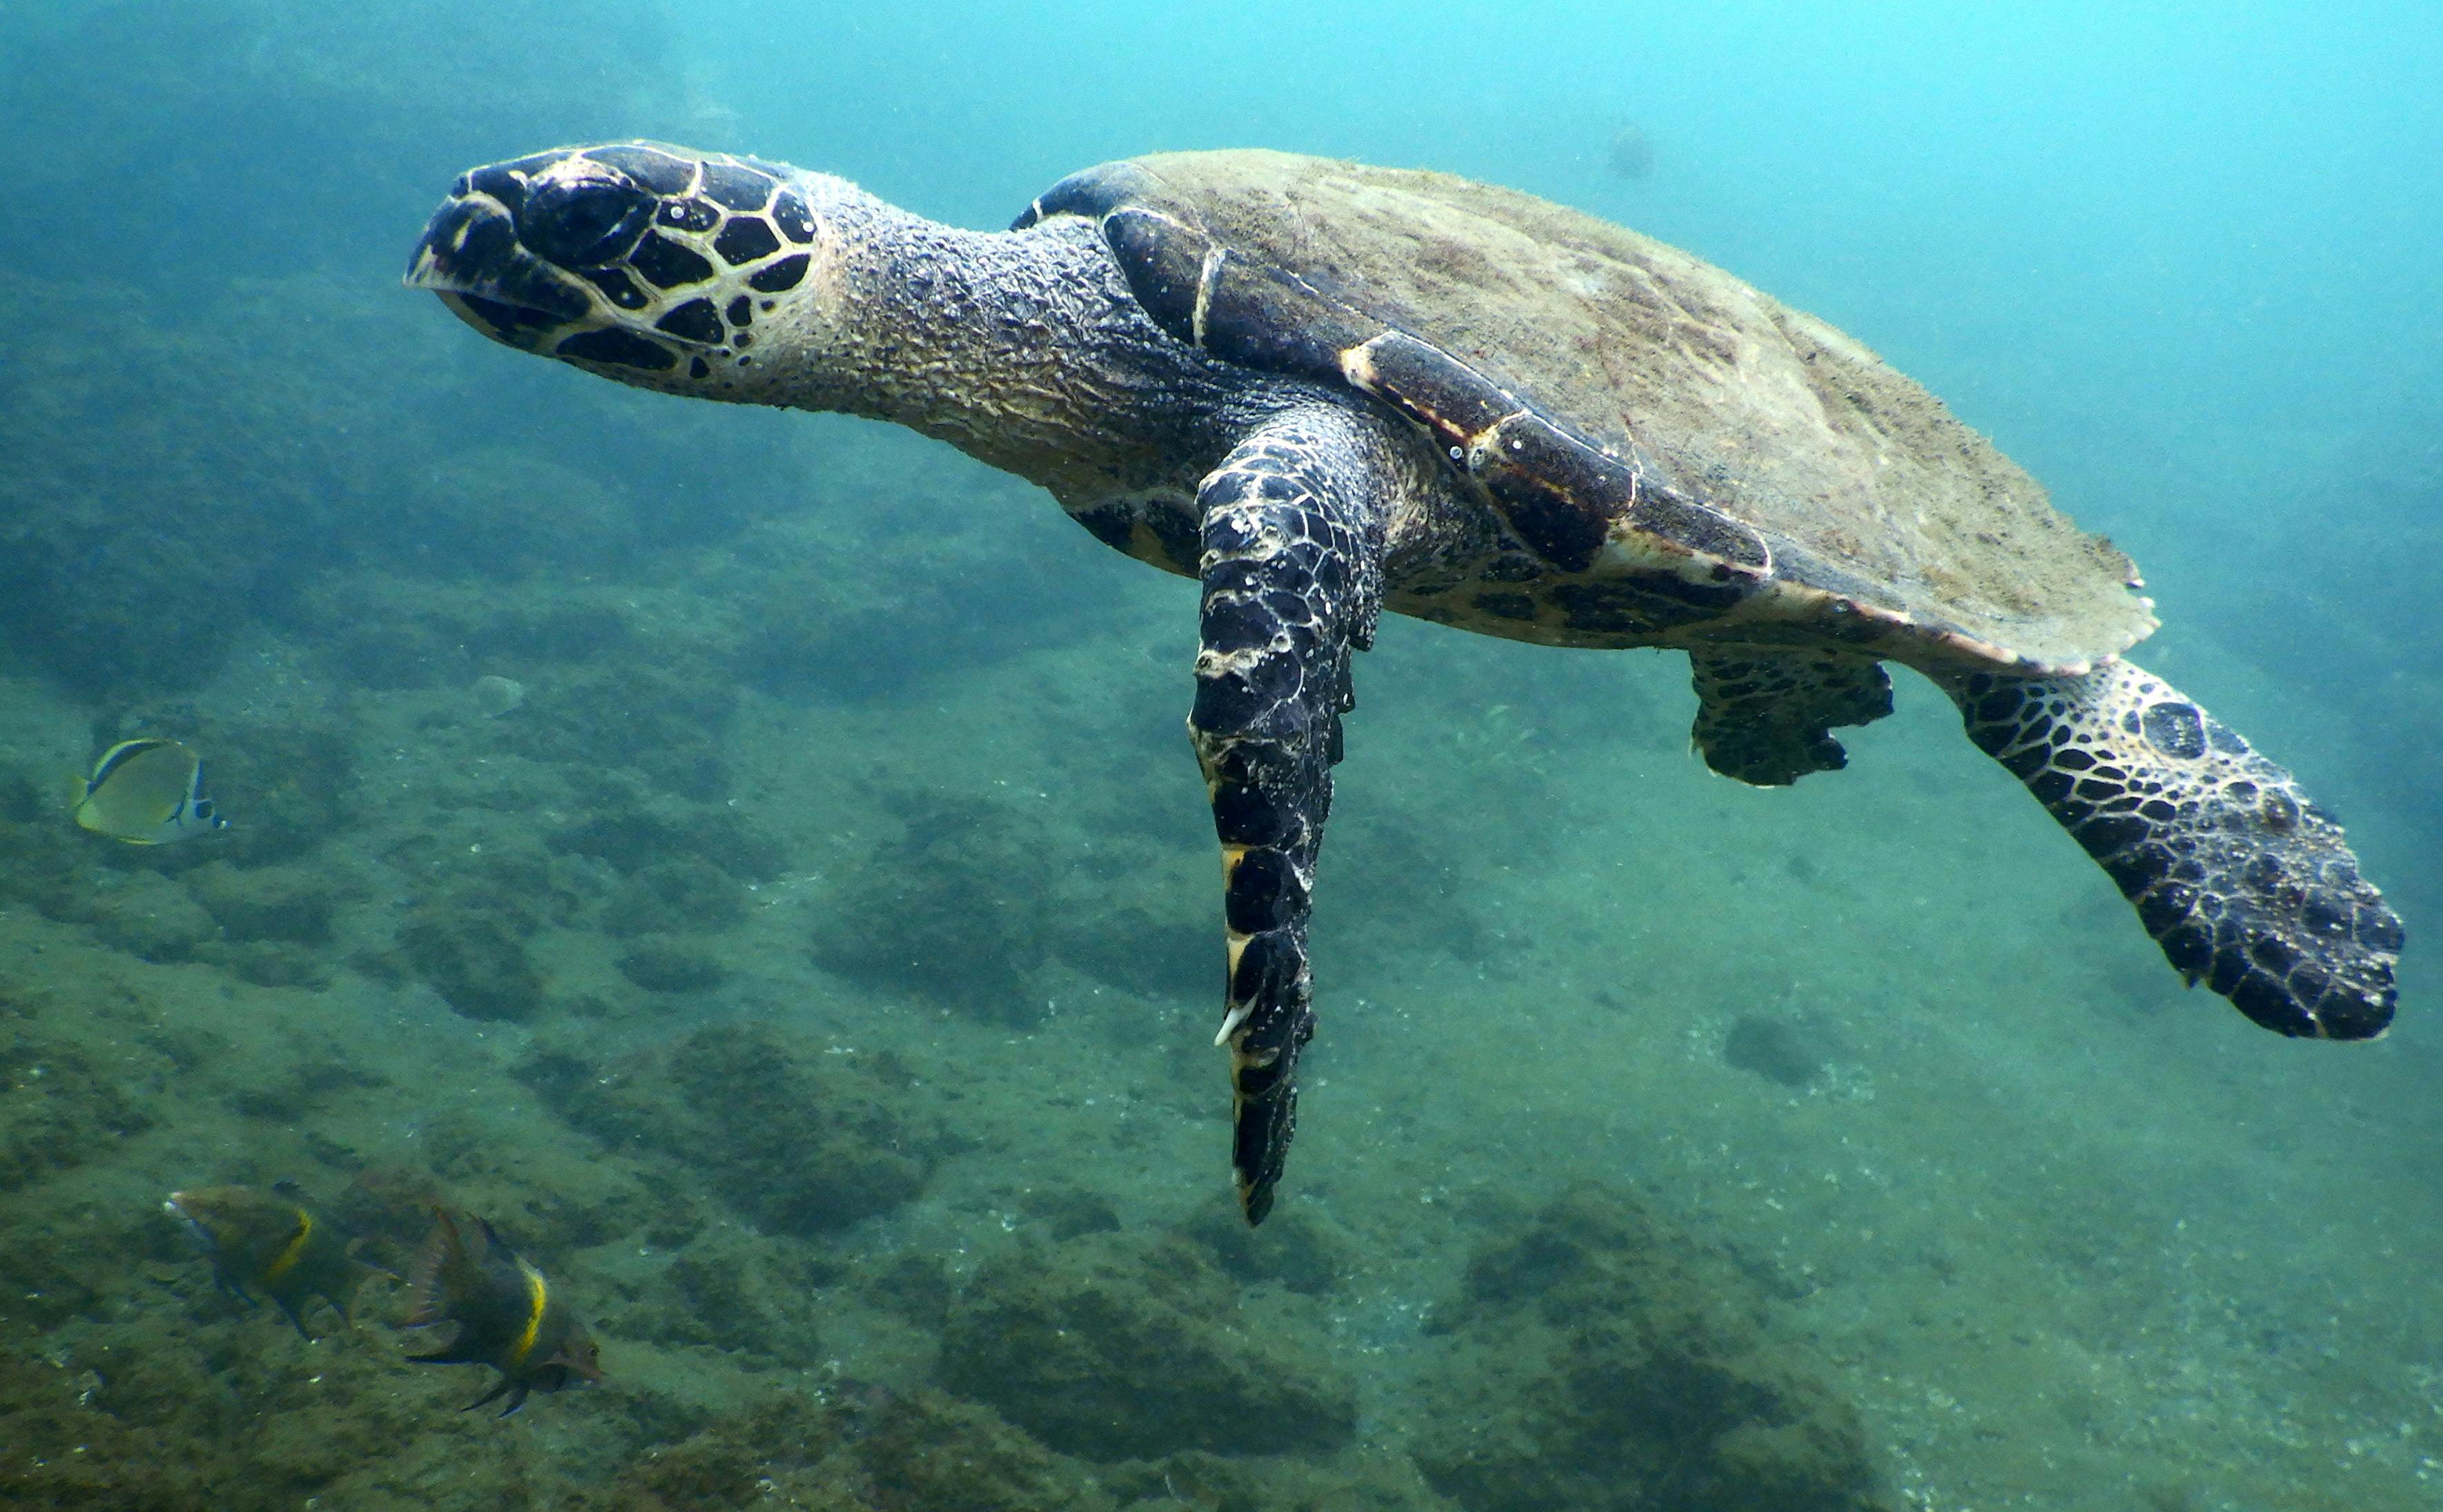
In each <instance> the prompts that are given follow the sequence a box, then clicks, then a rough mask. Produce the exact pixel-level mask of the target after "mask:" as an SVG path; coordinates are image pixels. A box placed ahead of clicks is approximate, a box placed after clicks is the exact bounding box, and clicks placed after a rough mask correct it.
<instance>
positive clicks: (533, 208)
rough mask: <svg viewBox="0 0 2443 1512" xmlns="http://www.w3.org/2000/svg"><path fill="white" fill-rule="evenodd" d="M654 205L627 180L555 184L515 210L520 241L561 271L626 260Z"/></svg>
mask: <svg viewBox="0 0 2443 1512" xmlns="http://www.w3.org/2000/svg"><path fill="white" fill-rule="evenodd" d="M656 203H658V202H657V201H656V200H655V199H654V198H653V196H652V195H651V194H648V193H646V192H645V191H643V190H641V189H638V188H637V187H636V186H635V185H634V184H631V183H629V182H628V181H626V180H625V179H611V178H579V179H554V180H551V181H549V182H546V183H543V184H541V185H538V186H536V188H535V190H534V191H533V192H532V193H530V194H528V195H527V196H526V202H525V203H524V205H521V206H520V207H518V240H519V241H521V242H524V244H525V245H526V249H527V250H528V251H531V252H533V253H534V254H535V255H536V256H537V257H540V258H542V259H544V260H545V261H547V262H551V263H557V264H560V266H561V267H568V268H580V267H601V266H603V265H605V264H611V263H615V262H617V261H619V259H621V258H622V257H625V256H627V255H628V251H629V249H630V248H631V247H633V246H635V245H636V238H637V237H638V236H639V235H641V234H642V233H643V231H644V229H645V225H646V223H647V222H648V221H650V220H652V216H653V207H654V205H655V204H656Z"/></svg>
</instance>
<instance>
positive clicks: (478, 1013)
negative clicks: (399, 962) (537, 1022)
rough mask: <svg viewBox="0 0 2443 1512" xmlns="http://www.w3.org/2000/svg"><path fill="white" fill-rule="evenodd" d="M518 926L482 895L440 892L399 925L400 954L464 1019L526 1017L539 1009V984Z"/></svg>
mask: <svg viewBox="0 0 2443 1512" xmlns="http://www.w3.org/2000/svg"><path fill="white" fill-rule="evenodd" d="M519 922H520V921H519V920H517V919H516V917H515V916H514V915H512V916H510V917H508V918H504V917H503V915H502V914H501V912H500V911H499V910H497V909H494V908H491V907H487V906H486V904H485V902H484V901H483V899H482V897H481V896H473V897H462V896H459V895H455V894H444V895H442V896H439V897H436V898H433V899H431V900H429V901H427V902H424V903H423V904H421V905H420V906H418V907H417V908H416V910H415V911H414V912H413V914H411V915H409V916H408V919H407V921H406V922H405V923H403V924H401V925H400V926H399V931H398V944H399V951H400V954H401V955H402V956H404V957H405V958H406V961H407V964H408V967H409V969H410V970H412V971H413V972H414V974H415V975H418V976H421V977H423V978H424V979H425V980H426V981H427V982H429V983H431V984H432V990H433V991H434V992H436V993H440V994H441V1000H442V1001H443V1002H445V1003H448V1004H449V1005H450V1007H451V1008H453V1009H455V1010H456V1011H459V1012H460V1013H463V1014H465V1015H466V1016H467V1017H468V1018H483V1019H529V1018H532V1017H534V1016H535V1015H536V1014H537V1013H539V1012H541V1011H542V1004H543V995H542V994H543V983H542V973H540V972H539V971H537V970H536V969H535V965H534V962H533V961H532V960H531V959H530V958H529V957H528V956H527V955H526V948H525V942H524V938H522V932H521V930H520V928H519ZM529 927H530V926H529Z"/></svg>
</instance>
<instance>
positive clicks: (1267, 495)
mask: <svg viewBox="0 0 2443 1512" xmlns="http://www.w3.org/2000/svg"><path fill="white" fill-rule="evenodd" d="M1383 449H1384V448H1383V445H1382V442H1381V439H1380V437H1379V434H1378V433H1377V431H1376V430H1375V428H1374V427H1373V426H1372V425H1371V424H1370V423H1369V422H1368V419H1366V418H1365V417H1363V416H1360V415H1358V414H1355V413H1352V412H1350V411H1349V410H1342V409H1339V408H1337V407H1335V406H1331V405H1324V404H1316V405H1313V406H1309V407H1306V408H1302V409H1297V410H1290V411H1288V412H1286V413H1283V414H1281V415H1278V416H1276V417H1275V418H1273V419H1271V420H1269V421H1267V422H1266V423H1265V424H1263V425H1262V426H1260V427H1259V428H1257V429H1255V430H1254V431H1252V432H1250V433H1249V434H1248V435H1247V436H1246V437H1245V439H1243V440H1241V441H1240V443H1239V445H1238V446H1236V447H1234V448H1233V449H1232V450H1231V452H1230V454H1229V456H1228V457H1227V458H1225V459H1223V461H1222V463H1221V466H1219V467H1217V468H1215V469H1214V470H1213V472H1212V473H1211V474H1210V475H1208V476H1207V477H1206V478H1205V479H1204V482H1203V485H1202V486H1201V487H1200V488H1199V489H1198V491H1197V505H1198V509H1199V512H1200V514H1201V515H1202V517H1203V555H1202V560H1201V562H1200V565H1199V575H1200V577H1201V578H1202V579H1203V585H1204V592H1203V599H1202V605H1201V611H1200V626H1199V628H1200V631H1201V638H1202V642H1203V644H1202V647H1201V648H1200V649H1199V650H1198V651H1197V653H1196V707H1195V710H1194V712H1193V713H1191V714H1190V715H1189V716H1188V720H1187V728H1188V734H1189V736H1190V738H1193V739H1194V741H1195V743H1196V759H1197V761H1198V762H1199V763H1200V764H1201V765H1202V766H1203V769H1204V786H1205V791H1206V792H1207V793H1208V794H1209V795H1210V796H1211V798H1212V800H1213V827H1214V829H1215V830H1216V831H1217V832H1218V833H1219V834H1220V836H1221V877H1222V884H1223V889H1224V911H1225V921H1226V924H1227V927H1228V931H1229V945H1230V979H1229V991H1228V994H1227V1007H1226V1009H1225V1011H1224V1013H1223V1016H1222V1020H1221V1033H1220V1034H1219V1035H1217V1036H1216V1040H1215V1042H1216V1043H1217V1044H1221V1045H1226V1046H1228V1047H1229V1049H1230V1078H1231V1089H1232V1093H1233V1099H1232V1118H1233V1122H1234V1125H1235V1127H1234V1131H1233V1141H1232V1149H1231V1164H1232V1167H1233V1169H1234V1170H1235V1172H1236V1173H1237V1175H1238V1181H1239V1202H1240V1207H1241V1208H1242V1209H1243V1210H1244V1211H1245V1212H1246V1215H1247V1221H1248V1222H1249V1223H1251V1224H1252V1223H1260V1222H1262V1221H1263V1218H1264V1214H1265V1213H1266V1212H1268V1211H1271V1209H1272V1205H1273V1187H1274V1184H1275V1183H1276V1182H1277V1181H1279V1180H1280V1176H1281V1167H1282V1162H1283V1161H1284V1159H1285V1158H1286V1157H1287V1156H1288V1154H1289V1147H1290V1138H1291V1136H1292V1135H1293V1134H1294V1133H1295V1130H1296V1127H1297V1084H1296V1070H1297V1057H1298V1051H1299V1049H1300V1048H1301V1047H1304V1046H1305V1044H1306V1042H1307V1040H1308V1039H1309V1038H1311V1037H1312V1036H1313V1033H1314V1011H1313V1006H1312V1002H1311V999H1312V990H1313V989H1312V980H1311V978H1310V976H1309V974H1308V971H1307V958H1306V929H1307V912H1308V908H1309V902H1310V896H1311V892H1312V889H1313V883H1314V862H1315V852H1316V850H1317V849H1318V848H1319V847H1321V845H1322V843H1323V824H1324V819H1325V817H1326V816H1327V815H1329V814H1330V813H1331V811H1332V764H1333V763H1334V762H1336V761H1338V760H1339V759H1340V749H1341V747H1340V717H1341V715H1342V714H1344V713H1346V712H1348V710H1349V709H1350V707H1351V706H1352V704H1353V702H1354V699H1353V697H1352V695H1351V693H1350V677H1349V672H1350V666H1349V663H1350V656H1351V654H1352V653H1354V652H1356V651H1359V650H1363V649H1364V648H1365V647H1368V645H1370V644H1372V642H1373V639H1374V621H1375V616H1376V613H1377V611H1378V609H1379V607H1380V605H1381V602H1382V596H1383V551H1384V537H1385V533H1386V521H1387V518H1388V516H1389V509H1388V507H1387V493H1388V492H1389V489H1390V487H1391V484H1390V483H1388V482H1387V480H1388V479H1389V478H1390V476H1391V475H1392V474H1391V470H1390V469H1389V468H1388V467H1387V465H1385V458H1384V456H1383V454H1382V453H1383Z"/></svg>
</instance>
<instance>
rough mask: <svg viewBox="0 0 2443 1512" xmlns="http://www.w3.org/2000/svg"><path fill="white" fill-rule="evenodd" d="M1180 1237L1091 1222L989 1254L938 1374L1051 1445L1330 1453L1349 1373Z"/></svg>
mask: <svg viewBox="0 0 2443 1512" xmlns="http://www.w3.org/2000/svg"><path fill="white" fill-rule="evenodd" d="M1241 1301H1242V1299H1241V1293H1240V1288H1239V1286H1238V1285H1237V1284H1235V1283H1233V1282H1232V1281H1231V1279H1230V1278H1229V1277H1228V1276H1227V1275H1226V1274H1224V1273H1223V1272H1222V1270H1221V1267H1220V1266H1217V1265H1216V1264H1214V1262H1213V1261H1212V1260H1211V1259H1210V1258H1209V1257H1208V1256H1207V1254H1206V1252H1205V1251H1204V1250H1203V1248H1200V1247H1198V1246H1196V1245H1194V1244H1191V1243H1189V1242H1188V1241H1186V1240H1184V1239H1177V1238H1164V1239H1158V1240H1155V1241H1153V1242H1152V1243H1150V1244H1148V1242H1146V1241H1145V1240H1144V1239H1142V1238H1136V1237H1131V1236H1127V1235H1122V1234H1112V1233H1094V1234H1087V1235H1083V1236H1081V1237H1079V1238H1076V1239H1072V1240H1068V1241H1066V1242H1064V1243H1061V1244H1056V1245H1052V1246H1049V1247H1046V1248H1039V1249H1038V1248H1027V1249H1022V1250H1020V1251H1018V1252H1016V1253H1012V1254H1008V1255H1004V1256H1002V1257H1001V1258H999V1259H996V1260H993V1261H991V1262H988V1263H987V1264H986V1265H984V1266H983V1267H982V1268H981V1269H980V1270H978V1271H977V1273H976V1275H975V1278H974V1279H973V1280H972V1281H971V1282H969V1283H968V1284H967V1287H966V1290H965V1291H964V1293H963V1294H962V1295H961V1296H960V1298H959V1299H958V1301H957V1302H956V1303H954V1304H953V1305H952V1307H951V1309H950V1317H949V1321H948V1324H947V1327H946V1330H945V1332H944V1335H943V1340H942V1377H943V1380H944V1381H945V1383H946V1384H947V1385H948V1386H949V1387H950V1389H951V1390H952V1391H955V1392H958V1393H959V1394H962V1395H965V1396H971V1397H974V1398H976V1399H977V1400H979V1401H983V1402H988V1403H990V1404H991V1405H992V1406H993V1407H995V1408H997V1409H999V1410H1000V1411H1001V1413H1002V1414H1003V1415H1004V1416H1007V1417H1008V1418H1010V1419H1011V1420H1012V1421H1014V1422H1016V1423H1018V1424H1019V1426H1021V1427H1023V1428H1025V1429H1026V1430H1028V1431H1029V1432H1032V1433H1033V1434H1035V1436H1036V1437H1038V1438H1039V1439H1041V1440H1042V1441H1043V1442H1044V1443H1046V1444H1048V1445H1050V1446H1051V1447H1052V1448H1056V1449H1058V1450H1060V1451H1062V1452H1064V1453H1069V1454H1075V1455H1078V1456H1081V1457H1083V1458H1086V1459H1093V1460H1126V1459H1146V1458H1151V1457H1155V1456H1158V1455H1164V1454H1168V1453H1172V1452H1174V1451H1178V1450H1182V1449H1204V1450H1209V1451H1211V1452H1215V1453H1222V1454H1301V1455H1329V1454H1332V1453H1333V1452H1335V1451H1337V1450H1339V1449H1341V1448H1345V1447H1346V1446H1348V1445H1349V1444H1350V1441H1351V1440H1352V1439H1353V1438H1354V1437H1355V1434H1356V1430H1357V1395H1356V1388H1355V1386H1354V1385H1353V1383H1351V1382H1350V1379H1349V1378H1348V1377H1347V1376H1346V1375H1343V1374H1342V1373H1341V1372H1340V1370H1339V1369H1338V1368H1337V1367H1336V1366H1334V1365H1333V1364H1332V1362H1331V1361H1330V1360H1328V1359H1327V1358H1325V1357H1323V1356H1322V1355H1321V1354H1319V1353H1317V1352H1315V1351H1314V1350H1313V1349H1312V1348H1311V1347H1310V1346H1308V1345H1307V1344H1306V1343H1305V1342H1304V1341H1303V1340H1302V1339H1300V1337H1299V1336H1298V1332H1297V1329H1296V1328H1295V1326H1290V1325H1286V1324H1285V1323H1284V1321H1282V1319H1281V1317H1280V1316H1279V1312H1278V1310H1277V1309H1267V1310H1257V1309H1252V1308H1248V1307H1244V1306H1242V1305H1241Z"/></svg>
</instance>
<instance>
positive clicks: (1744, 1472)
mask: <svg viewBox="0 0 2443 1512" xmlns="http://www.w3.org/2000/svg"><path fill="white" fill-rule="evenodd" d="M1441 1319H1442V1321H1441V1323H1440V1325H1439V1331H1442V1332H1446V1333H1449V1334H1451V1335H1452V1336H1453V1340H1452V1343H1451V1345H1450V1357H1449V1359H1448V1362H1447V1364H1446V1365H1445V1366H1444V1368H1442V1369H1440V1370H1437V1371H1435V1372H1434V1373H1432V1375H1431V1376H1430V1377H1429V1379H1428V1381H1427V1387H1426V1391H1427V1401H1428V1407H1427V1410H1426V1412H1425V1413H1424V1425H1423V1428H1422V1430H1421V1431H1420V1432H1419V1434H1418V1435H1417V1437H1416V1439H1415V1441H1414V1443H1413V1446H1412V1453H1413V1454H1414V1455H1415V1458H1416V1461H1417V1464H1418V1466H1419V1467H1420V1468H1421V1469H1422V1470H1423V1471H1424V1475H1425V1478H1426V1480H1427V1481H1428V1482H1430V1483H1431V1484H1432V1485H1433V1486H1434V1488H1435V1489H1436V1490H1438V1491H1440V1492H1441V1493H1442V1495H1444V1496H1446V1497H1449V1498H1450V1499H1451V1500H1453V1501H1455V1502H1457V1503H1460V1505H1461V1506H1463V1507H1466V1508H1469V1509H1470V1512H1630V1509H1635V1512H1752V1509H1755V1508H1772V1509H1773V1512H1878V1509H1884V1508H1889V1507H1891V1506H1893V1505H1895V1504H1896V1503H1892V1502H1890V1501H1889V1500H1888V1499H1887V1498H1886V1495H1885V1493H1884V1491H1883V1486H1882V1478H1881V1476H1880V1475H1879V1474H1878V1472H1877V1470H1876V1468H1875V1466H1874V1464H1873V1461H1872V1458H1871V1456H1870V1454H1869V1452H1868V1448H1867V1444H1866V1438H1865V1431H1864V1427H1863V1426H1862V1424H1861V1422H1860V1419H1859V1416H1858V1413H1857V1412H1856V1410H1855V1409H1854V1408H1852V1407H1851V1406H1850V1405H1849V1404H1848V1403H1847V1402H1846V1401H1844V1400H1842V1399H1841V1398H1839V1397H1838V1396H1837V1395H1835V1394H1833V1393H1832V1392H1831V1391H1830V1390H1829V1389H1828V1387H1827V1385H1826V1384H1825V1382H1824V1378H1823V1377H1824V1374H1825V1373H1824V1370H1823V1367H1822V1365H1821V1363H1820V1362H1819V1361H1817V1360H1816V1359H1815V1358H1814V1357H1812V1355H1811V1354H1810V1352H1809V1350H1808V1349H1807V1348H1806V1347H1805V1346H1804V1344H1802V1343H1801V1342H1799V1341H1797V1340H1795V1339H1790V1338H1788V1337H1785V1336H1783V1335H1780V1334H1778V1333H1776V1332H1775V1331H1774V1329H1773V1327H1772V1325H1771V1323H1770V1321H1769V1317H1768V1312H1767V1308H1766V1306H1765V1299H1764V1296H1763V1294H1762V1293H1761V1292H1760V1290H1759V1289H1758V1287H1757V1284H1756V1283H1755V1282H1754V1280H1753V1279H1751V1278H1750V1277H1749V1276H1748V1275H1747V1274H1746V1273H1745V1272H1744V1271H1742V1270H1741V1269H1740V1268H1739V1267H1738V1266H1737V1265H1736V1263H1735V1262H1734V1261H1733V1260H1731V1259H1730V1258H1729V1257H1727V1256H1725V1255H1723V1254H1721V1253H1720V1252H1719V1251H1717V1250H1715V1249H1713V1248H1709V1247H1708V1246H1706V1245H1705V1244H1704V1243H1703V1242H1702V1241H1701V1240H1699V1239H1697V1238H1696V1237H1695V1236H1693V1235H1690V1234H1688V1233H1685V1232H1682V1231H1680V1230H1676V1229H1674V1228H1672V1227H1671V1226H1669V1225H1668V1224H1666V1223H1665V1222H1664V1221H1662V1219H1660V1218H1658V1217H1656V1216H1654V1215H1652V1214H1649V1213H1648V1212H1647V1211H1644V1209H1642V1208H1641V1207H1640V1206H1639V1205H1638V1204H1637V1203H1636V1201H1635V1200H1634V1199H1632V1198H1630V1197H1628V1196H1626V1195H1625V1194H1623V1193H1618V1192H1616V1191H1613V1190H1611V1189H1608V1188H1606V1187H1602V1186H1598V1185H1594V1184H1586V1185H1581V1186H1578V1187H1574V1188H1572V1189H1570V1191H1569V1192H1567V1193H1564V1194H1563V1195H1562V1196H1561V1197H1560V1198H1558V1199H1557V1200H1555V1201H1554V1202H1553V1203H1552V1205H1551V1206H1549V1207H1547V1208H1546V1209H1545V1210H1544V1211H1541V1212H1540V1213H1538V1214H1536V1215H1535V1217H1534V1219H1533V1221H1531V1222H1530V1223H1529V1224H1528V1225H1527V1227H1526V1230H1525V1231H1524V1232H1522V1233H1520V1234H1519V1235H1517V1236H1516V1237H1515V1238H1511V1239H1504V1240H1500V1241H1497V1242H1495V1243H1493V1244H1489V1245H1487V1246H1486V1247H1485V1248H1482V1249H1480V1250H1479V1251H1478V1253H1477V1254H1476V1256H1475V1257H1474V1258H1473V1259H1472V1260H1471V1261H1470V1262H1469V1264H1468V1266H1467V1270H1466V1274H1465V1277H1464V1279H1463V1281H1462V1283H1461V1285H1460V1295H1459V1296H1458V1298H1457V1299H1455V1300H1454V1301H1453V1303H1451V1305H1450V1306H1448V1307H1447V1308H1445V1309H1444V1310H1443V1311H1442V1315H1441Z"/></svg>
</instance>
